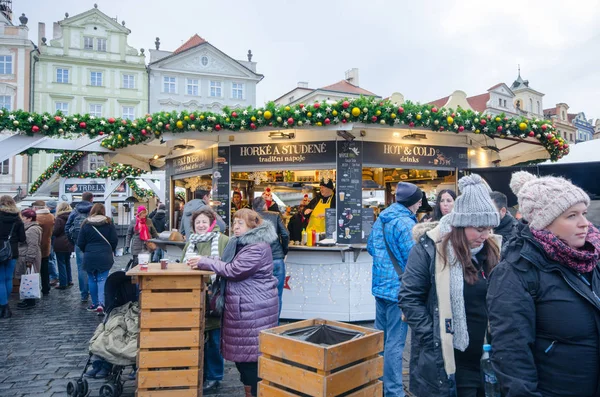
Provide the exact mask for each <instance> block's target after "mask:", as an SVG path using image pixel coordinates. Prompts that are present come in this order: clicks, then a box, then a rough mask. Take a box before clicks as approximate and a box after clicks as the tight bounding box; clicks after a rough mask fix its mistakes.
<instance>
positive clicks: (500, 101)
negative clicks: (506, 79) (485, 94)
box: [498, 98, 502, 106]
mask: <svg viewBox="0 0 600 397" xmlns="http://www.w3.org/2000/svg"><path fill="white" fill-rule="evenodd" d="M498 106H502V99H500V98H498Z"/></svg>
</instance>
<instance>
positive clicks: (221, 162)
mask: <svg viewBox="0 0 600 397" xmlns="http://www.w3.org/2000/svg"><path fill="white" fill-rule="evenodd" d="M229 154H230V149H229V147H228V146H224V147H223V146H222V147H219V148H218V153H217V163H216V169H217V172H218V175H219V176H220V177H219V178H218V180H217V189H216V195H215V199H216V201H217V202H219V206H218V207H217V208H216V212H217V214H219V216H220V217H221V218H223V221H224V222H225V224H226V225H229V210H230V206H231V204H230V198H229V190H230V189H229V173H230V170H229Z"/></svg>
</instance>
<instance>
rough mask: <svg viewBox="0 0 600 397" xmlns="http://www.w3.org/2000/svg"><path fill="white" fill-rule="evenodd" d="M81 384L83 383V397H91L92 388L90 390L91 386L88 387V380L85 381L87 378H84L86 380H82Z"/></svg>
mask: <svg viewBox="0 0 600 397" xmlns="http://www.w3.org/2000/svg"><path fill="white" fill-rule="evenodd" d="M81 383H82V385H83V390H82V392H81V396H82V397H87V396H89V395H90V388H89V385H88V381H87V379H85V378H84V379H82V380H81Z"/></svg>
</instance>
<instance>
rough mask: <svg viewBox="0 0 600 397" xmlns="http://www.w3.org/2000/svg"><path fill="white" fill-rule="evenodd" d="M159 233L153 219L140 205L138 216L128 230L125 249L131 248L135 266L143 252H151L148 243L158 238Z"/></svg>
mask: <svg viewBox="0 0 600 397" xmlns="http://www.w3.org/2000/svg"><path fill="white" fill-rule="evenodd" d="M157 237H158V232H157V231H156V228H155V227H154V223H152V219H150V218H148V211H147V210H146V207H144V206H143V205H140V206H139V207H138V208H137V215H136V217H135V219H133V220H132V221H131V224H130V225H129V228H128V229H127V238H126V240H125V247H127V248H129V250H130V251H131V254H132V255H133V263H134V265H135V264H137V263H138V255H139V254H140V253H141V252H145V251H149V249H148V247H147V246H146V242H147V241H148V240H150V239H151V238H157Z"/></svg>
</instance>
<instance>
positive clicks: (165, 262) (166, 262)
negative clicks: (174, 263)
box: [160, 259, 169, 270]
mask: <svg viewBox="0 0 600 397" xmlns="http://www.w3.org/2000/svg"><path fill="white" fill-rule="evenodd" d="M168 265H169V260H168V259H161V260H160V268H161V269H162V270H167V266H168Z"/></svg>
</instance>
